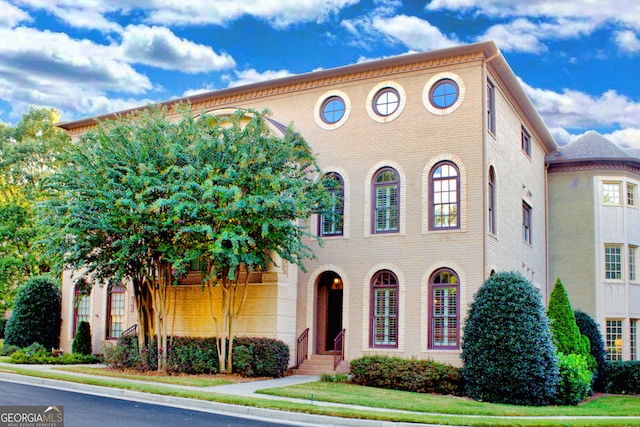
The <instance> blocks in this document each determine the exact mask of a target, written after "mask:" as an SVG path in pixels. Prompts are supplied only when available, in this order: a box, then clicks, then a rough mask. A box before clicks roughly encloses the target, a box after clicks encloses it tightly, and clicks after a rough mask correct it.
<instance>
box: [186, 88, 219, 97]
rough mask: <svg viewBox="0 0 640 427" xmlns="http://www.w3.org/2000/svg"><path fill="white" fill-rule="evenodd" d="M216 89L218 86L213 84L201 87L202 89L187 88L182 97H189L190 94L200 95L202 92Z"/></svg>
mask: <svg viewBox="0 0 640 427" xmlns="http://www.w3.org/2000/svg"><path fill="white" fill-rule="evenodd" d="M215 89H216V88H215V87H214V86H213V85H204V87H201V88H200V89H187V90H185V91H184V92H183V93H182V96H181V98H188V97H190V96H194V95H199V94H201V93H207V92H211V91H212V90H215Z"/></svg>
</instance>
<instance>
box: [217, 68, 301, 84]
mask: <svg viewBox="0 0 640 427" xmlns="http://www.w3.org/2000/svg"><path fill="white" fill-rule="evenodd" d="M235 75H236V78H235V79H234V78H232V77H230V76H225V77H224V78H225V79H226V80H228V81H229V87H235V86H243V85H248V84H251V83H257V82H263V81H265V80H274V79H279V78H282V77H288V76H292V75H293V73H291V72H290V71H288V70H277V71H275V70H267V71H264V72H262V73H259V72H258V71H256V70H255V69H253V68H251V69H248V70H244V71H235Z"/></svg>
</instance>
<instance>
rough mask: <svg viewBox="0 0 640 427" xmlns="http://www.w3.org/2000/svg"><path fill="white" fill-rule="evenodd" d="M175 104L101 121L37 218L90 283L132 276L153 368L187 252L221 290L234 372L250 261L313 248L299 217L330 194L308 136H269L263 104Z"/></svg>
mask: <svg viewBox="0 0 640 427" xmlns="http://www.w3.org/2000/svg"><path fill="white" fill-rule="evenodd" d="M176 111H177V112H179V113H180V115H181V116H180V120H178V121H171V120H169V119H167V117H166V115H167V112H166V111H165V110H158V109H154V108H150V109H147V110H144V111H141V112H137V113H133V114H131V115H129V116H127V117H124V118H117V119H116V120H113V121H107V122H101V123H98V125H97V127H96V128H95V130H93V131H90V132H88V133H87V134H85V135H84V136H83V137H81V138H80V140H79V141H78V142H77V143H76V144H74V145H73V146H72V147H71V148H69V150H68V151H67V153H66V157H65V161H66V166H65V167H64V168H63V169H61V170H60V172H59V173H56V174H54V175H53V176H52V177H51V178H49V179H48V180H47V189H48V190H49V191H50V192H51V193H52V195H53V196H54V197H51V198H50V199H49V200H48V201H47V203H45V204H43V206H42V209H43V210H44V212H43V213H46V215H42V217H43V218H44V219H43V221H44V222H45V223H47V224H48V225H50V226H52V227H53V228H54V229H56V230H59V232H58V233H55V234H52V235H51V236H50V237H49V242H48V243H49V248H50V250H51V251H52V252H55V253H62V254H64V259H63V263H64V266H65V267H66V268H72V269H75V270H80V269H82V271H83V272H84V273H83V275H84V277H85V279H86V278H87V277H88V278H89V279H90V281H91V282H92V283H101V284H105V285H108V284H116V283H117V284H121V283H123V282H124V283H130V284H131V286H132V288H133V294H134V298H135V302H136V307H137V312H138V323H139V325H140V328H139V337H138V338H139V342H140V343H141V345H140V348H144V347H145V346H148V345H149V344H150V341H151V339H152V337H153V336H154V335H155V337H156V338H157V342H158V352H159V354H158V369H160V370H163V369H166V367H167V366H166V363H167V359H166V358H167V349H168V345H167V344H168V343H167V339H168V336H169V331H168V326H169V323H170V322H169V319H168V318H169V316H170V315H171V313H170V312H169V310H168V307H169V300H168V288H169V286H171V285H172V284H175V283H177V277H178V276H179V275H180V274H182V273H185V272H186V271H187V270H189V268H190V265H192V263H194V261H198V262H199V263H200V264H201V265H203V266H204V267H203V273H204V274H203V287H204V286H220V288H221V290H222V296H223V298H222V310H221V315H220V317H219V318H218V317H215V316H214V324H215V328H216V332H217V336H218V339H219V345H218V352H219V354H218V356H219V361H220V369H221V371H223V372H225V371H231V351H232V345H233V333H234V332H233V331H234V330H233V325H234V320H235V319H236V318H237V317H238V316H239V315H240V312H241V309H242V306H243V302H244V301H245V299H246V293H247V284H248V276H249V272H250V271H252V270H255V269H259V268H261V269H264V268H266V267H267V264H268V263H270V262H275V260H274V259H273V258H274V257H275V256H274V254H277V255H278V256H279V257H280V258H281V259H284V260H287V261H289V262H292V263H295V264H298V265H301V262H302V260H304V259H305V258H308V257H312V256H313V252H312V249H311V247H310V246H308V245H307V244H306V243H304V240H303V238H304V237H305V236H308V237H311V238H312V239H316V240H317V238H316V237H314V236H312V235H311V234H310V233H308V232H307V230H306V228H305V226H304V221H301V220H305V219H307V218H309V217H310V216H311V215H313V214H317V213H323V212H324V210H325V206H327V202H328V200H329V193H328V191H327V189H326V186H325V185H323V184H322V182H321V177H322V174H321V171H320V169H319V168H318V166H317V164H316V161H315V158H314V156H313V154H312V152H311V150H310V148H309V146H308V145H307V143H306V142H305V141H304V140H303V139H302V137H301V136H300V134H298V133H296V132H294V131H293V130H292V129H291V128H289V129H287V131H286V134H285V135H284V137H282V138H279V137H276V136H274V135H272V134H271V133H270V132H269V128H268V126H267V120H268V119H267V117H266V116H267V115H268V111H266V110H265V111H262V112H257V111H253V110H249V111H242V110H238V111H236V112H235V113H234V114H232V115H230V116H224V117H215V116H209V115H203V116H201V117H200V118H195V117H194V114H193V112H192V111H191V109H190V107H189V106H188V105H181V106H178V107H176ZM318 241H319V240H318ZM241 271H242V272H243V273H241ZM241 279H243V281H241ZM239 291H240V292H239ZM227 343H228V345H227Z"/></svg>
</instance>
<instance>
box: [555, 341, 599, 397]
mask: <svg viewBox="0 0 640 427" xmlns="http://www.w3.org/2000/svg"><path fill="white" fill-rule="evenodd" d="M558 369H559V370H560V384H558V392H557V394H556V403H557V404H558V405H577V404H578V403H580V402H582V401H583V400H585V399H586V398H587V396H589V391H590V390H591V378H592V377H593V373H592V372H591V370H590V369H589V362H588V361H587V357H586V356H583V355H582V354H563V353H558Z"/></svg>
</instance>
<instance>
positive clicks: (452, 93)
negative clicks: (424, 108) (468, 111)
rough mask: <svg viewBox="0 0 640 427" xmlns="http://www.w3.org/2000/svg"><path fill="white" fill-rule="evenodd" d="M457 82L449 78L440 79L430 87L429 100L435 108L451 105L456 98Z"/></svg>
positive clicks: (457, 92) (457, 91)
mask: <svg viewBox="0 0 640 427" xmlns="http://www.w3.org/2000/svg"><path fill="white" fill-rule="evenodd" d="M458 94H459V88H458V84H457V83H456V82H454V81H453V80H450V79H442V80H440V81H439V82H437V83H436V84H434V85H433V87H432V88H431V93H430V94H429V101H431V105H433V106H434V107H436V108H440V109H445V108H449V107H451V106H452V105H453V104H455V102H456V101H457V100H458Z"/></svg>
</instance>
